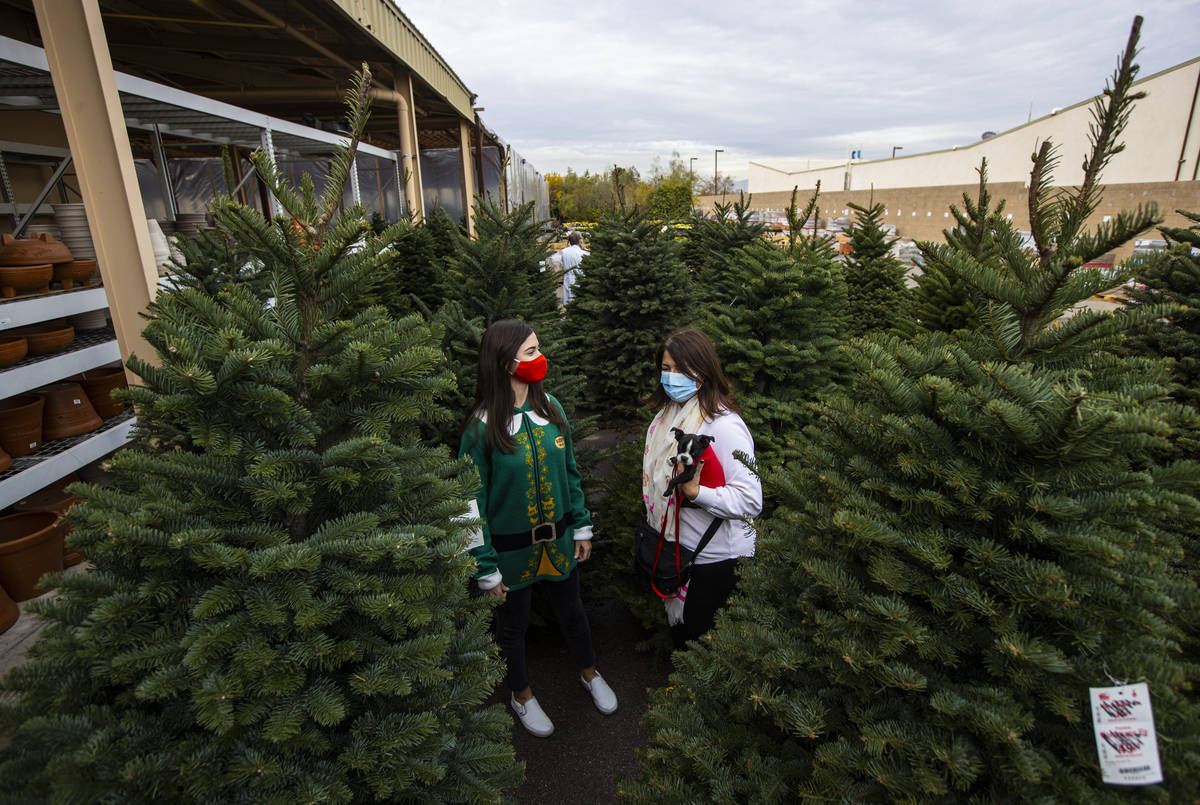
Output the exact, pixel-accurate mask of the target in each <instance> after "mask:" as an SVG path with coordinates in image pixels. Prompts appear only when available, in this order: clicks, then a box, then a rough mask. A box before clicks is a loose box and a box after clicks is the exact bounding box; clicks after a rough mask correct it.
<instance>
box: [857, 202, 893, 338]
mask: <svg viewBox="0 0 1200 805" xmlns="http://www.w3.org/2000/svg"><path fill="white" fill-rule="evenodd" d="M849 206H850V208H851V209H852V210H854V224H853V225H852V226H851V227H850V230H849V234H850V245H851V246H852V247H854V252H853V254H851V255H849V256H848V257H847V258H846V264H845V275H846V294H847V298H848V299H849V303H850V334H851V335H864V334H866V333H871V332H875V331H877V330H884V331H886V330H890V329H891V328H892V327H894V326H895V325H896V322H897V321H898V320H899V318H900V316H901V315H902V311H903V310H904V301H905V300H904V296H905V293H904V265H903V264H902V263H901V262H900V261H899V260H897V259H896V258H895V257H892V256H891V254H889V250H890V249H891V248H892V244H893V243H895V242H896V239H895V238H889V237H888V236H887V233H885V232H884V231H883V227H882V221H883V204H882V203H880V204H872V205H871V206H870V207H861V206H859V205H858V204H853V203H851V204H850V205H849Z"/></svg>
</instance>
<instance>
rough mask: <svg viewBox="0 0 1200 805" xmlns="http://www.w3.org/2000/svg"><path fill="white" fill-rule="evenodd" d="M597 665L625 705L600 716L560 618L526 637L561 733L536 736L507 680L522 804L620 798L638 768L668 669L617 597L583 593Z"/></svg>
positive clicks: (538, 684) (534, 673)
mask: <svg viewBox="0 0 1200 805" xmlns="http://www.w3.org/2000/svg"><path fill="white" fill-rule="evenodd" d="M584 605H585V606H586V607H587V611H588V619H589V621H590V622H591V626H592V639H593V642H594V643H595V646H596V668H597V670H599V671H600V673H601V674H603V675H604V678H605V679H606V680H607V681H608V684H609V685H610V686H611V687H612V689H613V691H614V692H615V693H616V694H617V702H618V709H617V712H615V713H613V714H612V715H610V716H605V715H601V714H600V711H598V710H597V709H596V708H595V706H594V705H593V704H592V699H591V696H590V695H589V694H588V692H587V691H586V690H584V689H583V687H582V686H581V685H580V684H579V682H578V681H577V680H578V679H579V673H578V670H577V669H576V668H575V664H574V663H573V662H572V661H571V657H570V655H569V654H568V653H567V646H566V643H565V642H564V641H563V639H562V635H561V634H559V631H558V627H557V626H556V625H554V624H546V625H544V626H536V627H535V626H530V628H529V634H528V636H527V637H526V641H525V650H526V657H527V661H528V663H529V676H530V686H531V687H532V688H533V693H534V695H535V696H537V699H538V702H539V703H540V704H541V705H542V709H543V710H545V711H546V715H548V716H549V717H550V720H551V721H553V722H554V734H553V735H551V736H550V737H549V738H535V737H533V736H532V735H530V734H529V733H528V732H526V731H525V728H524V727H522V726H521V724H520V722H519V721H517V717H516V714H515V713H513V712H512V710H511V708H508V706H507V702H508V691H507V689H506V688H505V687H504V686H503V685H501V689H500V690H498V691H497V692H496V693H495V695H494V696H493V698H492V701H498V702H504V703H505V707H506V708H507V709H508V712H509V715H510V716H512V719H513V731H512V735H513V746H514V747H515V749H516V752H517V759H518V760H523V761H525V782H524V783H523V784H522V785H521V786H520V788H518V789H517V790H516V791H515V792H513V794H514V796H515V799H516V801H517V802H522V803H535V802H536V803H555V805H598V804H600V803H612V802H616V797H617V778H618V777H621V776H631V775H633V774H634V773H635V771H636V770H637V761H636V758H635V757H634V749H636V748H637V747H638V746H640V745H641V744H642V742H643V741H644V740H645V737H646V736H645V732H644V731H643V730H642V728H641V723H640V722H641V719H642V715H643V714H644V713H645V712H646V702H647V698H648V697H647V689H649V688H658V687H662V686H664V685H666V683H667V674H668V671H669V669H668V668H667V667H666V663H665V662H662V661H660V662H659V663H658V664H657V666H656V664H655V663H654V661H653V659H652V656H651V655H650V654H645V653H638V652H636V651H634V650H633V646H634V643H636V642H637V640H638V639H639V638H640V637H641V634H642V632H641V629H640V627H639V626H638V624H637V622H636V621H635V620H634V619H633V618H632V616H630V614H629V612H628V610H627V609H626V608H625V606H624V605H623V604H621V603H620V602H619V601H616V600H611V599H610V600H589V599H588V598H587V597H586V593H585V598H584Z"/></svg>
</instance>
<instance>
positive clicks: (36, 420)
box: [0, 365, 125, 471]
mask: <svg viewBox="0 0 1200 805" xmlns="http://www.w3.org/2000/svg"><path fill="white" fill-rule="evenodd" d="M124 387H125V370H124V369H122V368H121V367H120V366H119V365H118V366H116V367H103V368H100V369H91V370H89V371H87V372H84V373H83V374H81V375H76V376H75V377H71V378H68V379H67V380H65V381H63V382H61V383H52V384H51V385H49V386H43V387H42V388H40V389H36V390H35V391H32V392H29V393H28V394H19V395H17V396H16V397H9V398H8V399H6V400H0V450H3V451H4V453H5V454H7V456H8V457H9V465H10V466H11V463H12V462H11V459H13V458H19V457H21V456H25V455H29V454H30V453H33V452H34V451H36V450H38V449H39V448H40V447H41V446H42V443H43V442H44V441H53V440H54V439H64V438H67V437H69V436H78V435H80V434H83V433H90V432H91V431H94V430H96V429H98V428H99V427H101V425H102V424H103V420H105V419H109V418H110V417H114V416H116V415H117V414H119V413H121V411H122V410H123V409H124V404H123V403H121V402H119V401H117V400H114V399H113V398H112V396H111V392H112V391H114V390H116V389H118V388H124ZM3 469H4V467H2V466H0V471H2V470H3Z"/></svg>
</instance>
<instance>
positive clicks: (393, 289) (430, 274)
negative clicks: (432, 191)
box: [371, 208, 455, 318]
mask: <svg viewBox="0 0 1200 805" xmlns="http://www.w3.org/2000/svg"><path fill="white" fill-rule="evenodd" d="M448 220H449V219H448V218H446V214H445V213H444V212H443V211H442V210H441V209H440V208H439V209H438V210H435V215H433V216H431V217H430V218H429V219H427V220H426V222H424V223H421V224H414V223H411V222H409V221H401V222H399V223H397V224H395V225H394V226H392V227H390V228H387V229H386V231H387V232H388V233H389V237H390V238H391V242H390V243H388V244H387V251H388V254H389V255H390V256H391V259H390V260H389V261H388V262H387V263H385V264H384V266H383V267H382V270H381V271H380V272H379V274H378V275H377V276H376V277H374V278H372V280H373V285H374V287H373V289H372V294H371V301H377V303H378V304H381V305H383V306H384V307H386V308H387V309H388V312H389V313H391V314H392V315H393V316H395V317H397V318H402V317H404V316H407V315H409V314H410V313H413V312H415V311H418V310H421V309H423V308H425V309H428V308H433V309H436V308H437V307H438V306H439V305H441V304H442V302H443V301H445V299H446V296H447V294H448V293H449V289H448V288H447V275H446V258H447V257H449V256H450V255H451V254H453V251H454V240H453V235H452V234H450V235H449V236H448V237H446V238H443V237H442V236H441V233H440V232H439V229H438V227H439V226H441V224H442V222H444V221H448ZM454 231H455V230H454V229H453V228H451V229H449V230H447V232H448V233H453V232H454ZM379 234H380V235H382V234H383V232H380V233H379Z"/></svg>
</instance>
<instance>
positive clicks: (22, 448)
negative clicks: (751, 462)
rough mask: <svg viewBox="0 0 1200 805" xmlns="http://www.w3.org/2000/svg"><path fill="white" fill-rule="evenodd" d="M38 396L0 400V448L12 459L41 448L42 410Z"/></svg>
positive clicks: (41, 400) (44, 402)
mask: <svg viewBox="0 0 1200 805" xmlns="http://www.w3.org/2000/svg"><path fill="white" fill-rule="evenodd" d="M45 404H46V401H45V400H43V399H42V397H41V395H38V394H22V395H20V396H19V397H9V398H8V399H7V400H0V447H3V448H4V452H6V453H8V454H9V455H10V456H12V457H13V458H19V457H21V456H25V455H28V454H30V453H32V452H33V451H34V450H37V449H38V448H39V447H41V446H42V408H43V407H44V406H45Z"/></svg>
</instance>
